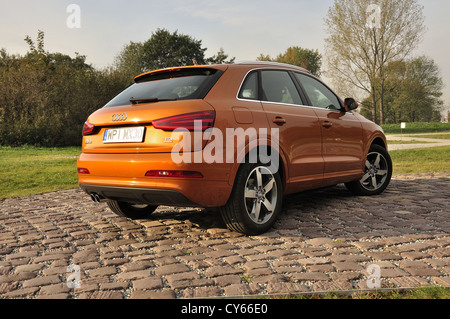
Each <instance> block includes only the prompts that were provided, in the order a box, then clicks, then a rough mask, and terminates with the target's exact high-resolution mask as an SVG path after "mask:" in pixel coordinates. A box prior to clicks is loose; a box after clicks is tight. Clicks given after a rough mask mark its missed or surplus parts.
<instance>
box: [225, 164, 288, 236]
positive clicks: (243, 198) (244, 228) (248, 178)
mask: <svg viewBox="0 0 450 319" xmlns="http://www.w3.org/2000/svg"><path fill="white" fill-rule="evenodd" d="M282 194H283V190H282V183H281V178H280V174H279V173H278V172H276V173H272V172H271V171H270V170H269V168H268V167H266V166H264V165H261V164H243V165H242V166H241V167H240V168H239V170H238V172H237V174H236V179H235V183H234V187H233V191H232V193H231V196H230V199H229V200H228V202H227V204H226V205H225V206H224V207H220V208H219V211H220V213H221V215H222V219H223V221H224V222H225V224H226V225H227V227H228V229H230V230H232V231H237V232H239V233H243V234H246V235H259V234H262V233H265V232H267V231H268V230H269V229H270V228H271V227H272V226H273V224H274V223H275V221H276V219H277V217H278V215H279V213H280V211H281V205H282Z"/></svg>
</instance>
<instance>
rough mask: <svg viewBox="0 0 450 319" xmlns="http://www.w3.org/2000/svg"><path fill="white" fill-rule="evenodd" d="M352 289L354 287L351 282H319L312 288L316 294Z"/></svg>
mask: <svg viewBox="0 0 450 319" xmlns="http://www.w3.org/2000/svg"><path fill="white" fill-rule="evenodd" d="M351 289H353V285H352V284H351V283H350V282H349V281H319V282H317V283H315V284H314V285H313V286H312V290H313V291H315V292H323V291H333V290H351Z"/></svg>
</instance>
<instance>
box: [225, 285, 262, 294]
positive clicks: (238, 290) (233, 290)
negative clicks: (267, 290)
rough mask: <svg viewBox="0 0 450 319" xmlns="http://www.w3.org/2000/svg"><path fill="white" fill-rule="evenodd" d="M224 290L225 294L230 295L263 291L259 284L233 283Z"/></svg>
mask: <svg viewBox="0 0 450 319" xmlns="http://www.w3.org/2000/svg"><path fill="white" fill-rule="evenodd" d="M223 290H224V294H225V295H226V296H228V297H239V296H248V295H258V294H261V293H262V289H261V288H260V286H259V285H257V284H249V285H247V284H232V285H230V286H227V287H225V288H224V289H223Z"/></svg>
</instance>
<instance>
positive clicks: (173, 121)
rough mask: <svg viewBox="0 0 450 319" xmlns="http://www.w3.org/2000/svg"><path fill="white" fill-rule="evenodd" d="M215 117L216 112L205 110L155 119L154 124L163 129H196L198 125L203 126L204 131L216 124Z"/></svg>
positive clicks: (155, 126)
mask: <svg viewBox="0 0 450 319" xmlns="http://www.w3.org/2000/svg"><path fill="white" fill-rule="evenodd" d="M215 118H216V112H214V111H203V112H195V113H189V114H182V115H175V116H170V117H166V118H163V119H158V120H154V121H153V122H152V124H153V127H154V128H156V129H159V130H163V131H173V130H176V129H179V128H184V129H187V130H189V131H194V130H195V129H196V128H197V127H198V128H201V129H202V131H206V130H207V129H208V128H210V127H213V126H214V120H215ZM196 125H197V126H196Z"/></svg>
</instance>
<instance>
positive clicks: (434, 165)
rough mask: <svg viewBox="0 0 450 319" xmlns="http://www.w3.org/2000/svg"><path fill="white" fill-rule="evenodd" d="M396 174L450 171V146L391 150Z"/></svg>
mask: <svg viewBox="0 0 450 319" xmlns="http://www.w3.org/2000/svg"><path fill="white" fill-rule="evenodd" d="M389 153H390V155H391V157H392V162H393V165H394V174H409V173H435V172H450V147H449V146H444V147H432V148H422V149H412V150H398V151H391V152H389Z"/></svg>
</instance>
